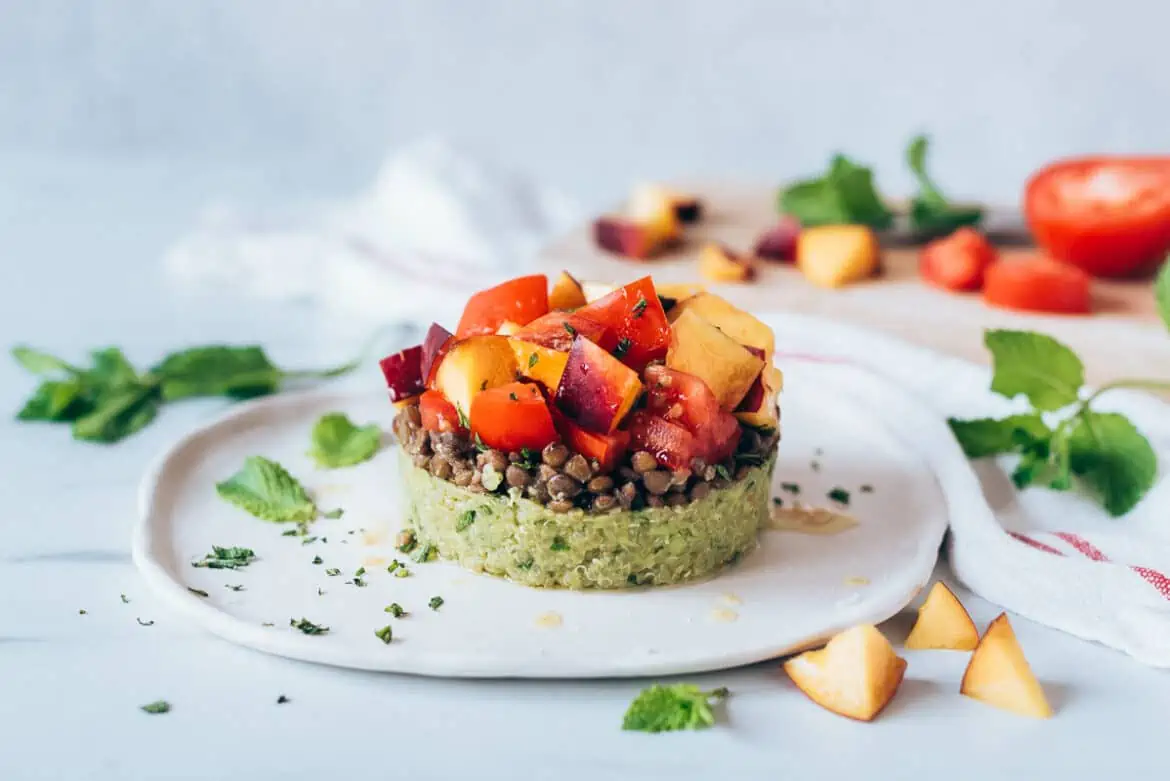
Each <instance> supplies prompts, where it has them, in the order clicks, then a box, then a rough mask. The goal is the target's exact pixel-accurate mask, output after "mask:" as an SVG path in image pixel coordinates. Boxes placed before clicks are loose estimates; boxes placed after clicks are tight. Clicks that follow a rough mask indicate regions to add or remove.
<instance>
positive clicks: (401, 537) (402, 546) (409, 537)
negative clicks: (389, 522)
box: [394, 529, 418, 553]
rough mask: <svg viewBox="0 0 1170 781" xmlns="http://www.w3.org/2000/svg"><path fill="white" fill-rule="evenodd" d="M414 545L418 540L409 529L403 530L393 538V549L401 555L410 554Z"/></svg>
mask: <svg viewBox="0 0 1170 781" xmlns="http://www.w3.org/2000/svg"><path fill="white" fill-rule="evenodd" d="M416 545H418V540H417V539H416V538H415V536H414V532H412V531H411V530H410V529H403V530H402V531H400V532H398V536H397V537H395V538H394V547H395V548H397V549H398V550H399V551H401V552H402V553H410V552H411V551H412V550H414V547H415V546H416Z"/></svg>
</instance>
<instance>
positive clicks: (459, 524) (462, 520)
mask: <svg viewBox="0 0 1170 781" xmlns="http://www.w3.org/2000/svg"><path fill="white" fill-rule="evenodd" d="M473 523H475V510H467V511H466V512H464V513H463V514H462V515H460V516H459V520H457V521H456V522H455V531H457V532H461V531H463V530H464V529H466V528H467V527H468V526H470V525H471V524H473Z"/></svg>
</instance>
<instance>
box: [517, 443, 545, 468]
mask: <svg viewBox="0 0 1170 781" xmlns="http://www.w3.org/2000/svg"><path fill="white" fill-rule="evenodd" d="M539 465H540V453H537V452H536V451H535V450H533V449H532V448H527V447H522V448H520V463H519V464H518V466H521V467H523V468H524V469H536V467H537V466H539Z"/></svg>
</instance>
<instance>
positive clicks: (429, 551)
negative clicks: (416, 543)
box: [410, 542, 439, 564]
mask: <svg viewBox="0 0 1170 781" xmlns="http://www.w3.org/2000/svg"><path fill="white" fill-rule="evenodd" d="M438 554H439V551H438V549H436V548H435V546H434V545H431V544H430V543H429V542H428V543H427V544H426V545H424V546H422V547H421V548H419V549H418V550H416V551H415V552H414V553H413V554H412V555H411V557H410V558H411V559H412V560H414V561H415V562H417V563H419V564H425V563H426V562H428V561H431V560H432V559H434V558H435V557H436V556H438Z"/></svg>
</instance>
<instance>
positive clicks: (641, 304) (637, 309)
mask: <svg viewBox="0 0 1170 781" xmlns="http://www.w3.org/2000/svg"><path fill="white" fill-rule="evenodd" d="M647 306H649V302H648V301H647V300H646V298H645V296H642V295H639V296H638V303H636V304H634V308H633V309H632V310H630V314H631V315H633V317H634V319H635V320H637V319H638V318H639V317H641V316H642V315H643V314H645V312H646V307H647Z"/></svg>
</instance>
